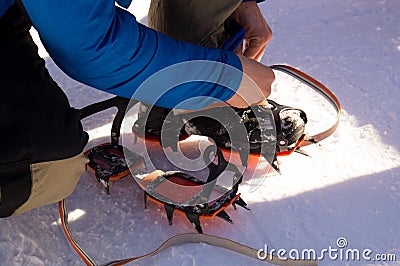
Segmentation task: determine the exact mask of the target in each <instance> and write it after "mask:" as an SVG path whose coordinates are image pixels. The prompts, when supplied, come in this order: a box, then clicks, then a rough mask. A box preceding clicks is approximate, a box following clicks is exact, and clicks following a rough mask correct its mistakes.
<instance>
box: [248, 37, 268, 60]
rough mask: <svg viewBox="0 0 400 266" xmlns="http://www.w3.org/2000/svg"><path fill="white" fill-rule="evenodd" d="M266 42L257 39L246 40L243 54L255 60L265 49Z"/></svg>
mask: <svg viewBox="0 0 400 266" xmlns="http://www.w3.org/2000/svg"><path fill="white" fill-rule="evenodd" d="M266 46H267V44H266V43H265V42H260V41H259V40H254V39H253V40H250V41H249V42H248V45H247V47H246V48H245V50H244V52H243V55H244V56H246V57H248V58H251V59H255V60H257V58H261V57H262V55H263V53H264V51H265V49H266Z"/></svg>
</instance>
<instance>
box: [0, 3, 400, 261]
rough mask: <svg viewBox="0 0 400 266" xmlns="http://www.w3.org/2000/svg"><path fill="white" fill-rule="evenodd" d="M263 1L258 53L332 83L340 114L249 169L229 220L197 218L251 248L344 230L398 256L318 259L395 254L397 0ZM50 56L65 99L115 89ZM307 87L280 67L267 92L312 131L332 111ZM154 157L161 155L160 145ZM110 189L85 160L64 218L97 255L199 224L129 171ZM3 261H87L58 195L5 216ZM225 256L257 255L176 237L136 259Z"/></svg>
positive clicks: (102, 136)
mask: <svg viewBox="0 0 400 266" xmlns="http://www.w3.org/2000/svg"><path fill="white" fill-rule="evenodd" d="M136 2H141V3H140V4H141V5H142V6H133V7H131V10H132V12H133V13H135V14H137V15H138V19H140V20H141V21H142V22H143V23H146V20H147V19H146V17H145V15H144V14H145V10H146V6H147V5H148V1H136ZM136 5H139V3H136ZM260 7H261V8H262V11H263V14H264V15H265V17H266V18H267V20H268V22H269V24H270V26H271V28H272V29H273V32H274V36H273V39H272V41H271V43H270V45H269V47H268V50H267V53H266V54H265V55H264V57H263V59H262V63H264V64H267V65H271V64H288V65H291V66H293V67H296V68H298V69H300V70H302V71H303V72H305V73H308V74H309V75H311V76H313V77H314V78H316V79H318V80H319V81H321V82H322V83H323V84H325V85H327V86H328V87H329V88H331V89H332V90H333V91H334V92H335V94H336V95H337V96H338V98H339V99H340V100H341V103H342V106H343V114H342V116H341V121H340V122H341V123H340V126H339V129H338V131H337V132H336V133H335V134H334V135H333V136H331V137H330V138H328V139H326V140H324V141H323V142H322V143H321V145H314V146H309V147H307V148H305V150H306V151H307V152H308V153H309V154H310V155H311V158H310V157H306V156H302V155H299V154H294V155H292V156H290V157H283V158H279V163H280V168H281V172H282V174H281V175H278V174H276V173H273V172H272V173H269V174H266V172H265V169H266V168H267V167H266V166H265V164H266V163H265V162H264V163H261V164H260V165H259V167H258V168H257V169H248V170H247V172H246V174H245V180H244V183H243V184H242V185H241V187H240V192H241V193H242V197H243V199H244V200H245V201H246V202H247V203H248V204H249V207H250V208H251V211H247V210H244V209H241V208H239V209H238V210H236V211H235V210H233V208H231V207H230V208H228V210H227V212H228V213H229V215H230V216H231V218H232V220H233V221H234V224H233V225H231V224H228V223H226V222H224V221H223V220H221V219H218V218H216V219H212V220H203V221H202V225H203V230H204V231H205V232H206V233H208V234H212V235H218V236H223V237H227V238H230V239H232V240H235V241H238V242H240V243H243V244H246V245H250V246H252V247H254V248H257V249H261V248H264V247H265V245H268V248H269V249H272V248H273V249H285V250H286V251H290V250H292V249H297V250H299V251H300V252H301V251H302V250H303V249H315V250H316V251H317V252H318V251H321V250H323V249H328V248H329V247H332V248H338V246H337V243H336V242H337V240H338V239H339V238H341V237H343V238H345V239H346V241H347V243H348V245H347V247H345V249H346V248H351V249H359V250H360V251H362V250H365V249H370V250H371V251H372V252H373V253H372V255H371V257H373V256H374V255H375V254H379V253H380V254H395V255H396V256H397V260H398V262H397V263H396V262H383V261H366V260H360V261H353V260H340V259H330V258H329V257H328V256H325V259H324V260H321V261H320V265H354V264H356V265H372V264H374V265H400V222H399V220H400V171H399V169H400V152H399V151H400V138H399V129H400V122H399V121H400V120H399V113H400V104H399V103H398V101H399V100H400V90H399V86H400V72H399V70H400V16H399V12H400V1H398V0H379V1H377V0H349V1H333V0H324V1H323V0H316V1H298V0H287V1H277V0H275V1H266V2H264V3H261V4H260ZM40 51H41V54H42V55H44V56H46V52H45V51H44V50H43V48H41V50H40ZM46 60H47V65H48V68H49V69H50V71H51V74H52V75H53V77H54V79H55V80H56V81H57V82H58V83H59V85H60V86H61V87H62V88H63V89H64V90H65V92H66V93H67V95H68V96H69V99H70V101H71V104H72V106H74V107H76V108H81V107H83V106H85V105H88V104H90V103H93V102H95V101H99V100H104V99H107V98H109V97H110V95H107V94H105V93H102V92H99V91H96V90H94V89H92V88H88V87H86V86H84V85H82V84H79V83H77V82H75V81H73V80H71V79H69V78H68V77H67V76H65V75H64V74H63V73H62V72H61V71H60V70H59V69H58V68H57V67H56V66H55V64H54V63H53V62H52V60H51V59H49V58H47V59H46ZM305 90H306V89H305V88H302V86H300V85H299V84H297V83H296V82H295V81H293V80H291V79H290V78H287V77H286V78H285V77H284V76H282V75H280V74H278V75H277V81H276V82H275V84H274V88H273V94H272V96H271V97H272V99H275V100H277V102H278V103H282V104H287V105H291V106H295V107H297V108H303V109H304V110H305V111H306V113H307V114H308V116H309V119H310V123H309V124H307V127H309V128H312V129H313V130H315V131H316V132H317V131H318V130H319V128H318V127H322V128H323V126H324V125H327V124H329V123H330V122H331V121H332V120H329V118H332V117H333V115H332V112H331V111H330V110H329V106H325V107H324V106H322V105H321V104H322V102H321V101H320V100H318V99H315V98H313V94H312V93H310V92H307V91H305ZM113 114H114V111H105V112H102V113H100V114H97V115H95V116H93V117H89V118H87V119H85V120H84V126H85V129H86V130H87V131H88V132H89V134H90V138H91V141H90V143H89V145H88V147H90V146H93V145H96V144H99V143H102V142H105V141H108V140H109V137H108V135H109V131H110V128H111V125H110V123H111V121H112V118H113ZM132 119H133V118H132ZM124 133H125V134H124V138H125V140H128V141H129V139H130V138H131V139H132V141H133V137H132V134H130V132H129V130H128V131H127V130H125V129H124ZM132 143H133V142H132ZM135 145H139V144H135ZM133 147H134V146H133ZM155 154H157V153H155ZM154 161H160V160H159V158H157V155H155V160H154ZM160 167H161V166H160ZM162 170H169V169H162ZM143 173H144V172H139V174H143ZM257 184H259V185H258V186H255V185H257ZM110 191H111V195H107V194H106V193H105V191H104V188H103V187H102V185H101V184H99V183H98V182H97V181H96V179H95V178H94V176H93V175H92V174H91V173H88V172H87V173H85V174H84V175H83V176H82V178H81V180H80V182H79V184H78V186H77V188H76V189H75V191H74V193H73V194H72V195H71V196H70V197H69V199H68V208H69V211H70V226H71V230H72V232H73V234H74V236H75V238H76V240H77V241H78V242H79V243H80V244H81V245H82V246H83V247H84V248H85V249H86V250H87V252H88V253H89V254H90V255H91V256H92V257H93V258H94V259H95V260H96V261H97V262H98V263H104V262H107V261H109V260H112V259H121V258H126V257H131V256H137V255H141V254H144V253H147V252H149V251H150V250H153V249H154V248H156V247H157V246H158V245H159V244H161V243H162V242H163V241H165V240H166V239H167V238H169V237H171V236H173V235H175V234H178V233H185V232H195V230H194V229H193V227H192V225H191V224H190V223H189V222H188V221H187V220H186V218H185V217H183V216H181V215H175V217H174V222H173V225H172V226H170V225H168V221H167V218H166V214H165V211H164V210H163V208H161V207H160V206H158V205H156V204H154V203H151V202H150V203H149V206H148V208H147V209H144V204H143V192H142V190H141V189H140V188H139V186H138V185H137V184H136V183H135V182H134V180H133V179H132V177H130V176H129V177H127V178H124V179H122V180H119V181H117V182H112V183H111V188H110ZM342 240H343V239H342ZM0 261H1V263H0V264H1V265H6V266H8V265H82V264H83V263H82V261H81V260H80V258H79V257H78V256H77V255H76V254H75V253H74V251H73V250H72V249H71V248H70V246H69V244H68V242H67V241H66V239H65V237H64V235H63V233H62V230H61V227H60V224H59V218H58V213H57V206H56V204H53V205H49V206H44V207H40V208H37V209H35V210H32V211H30V212H28V213H25V214H23V215H20V216H18V217H12V218H7V219H2V220H0ZM227 264H229V265H262V263H261V262H259V261H257V260H254V259H250V258H247V257H244V256H241V255H238V254H234V253H232V252H229V251H226V250H222V249H219V248H213V247H210V246H208V245H206V244H188V245H182V246H176V247H172V248H170V249H168V250H166V251H164V252H162V253H160V254H159V255H156V256H154V257H152V258H149V259H144V260H142V261H139V262H137V265H227ZM135 265H136V264H135Z"/></svg>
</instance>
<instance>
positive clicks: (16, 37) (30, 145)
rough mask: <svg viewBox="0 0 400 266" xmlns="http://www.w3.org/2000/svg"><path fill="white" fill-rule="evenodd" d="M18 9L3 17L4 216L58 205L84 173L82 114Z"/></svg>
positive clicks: (0, 185) (0, 184)
mask: <svg viewBox="0 0 400 266" xmlns="http://www.w3.org/2000/svg"><path fill="white" fill-rule="evenodd" d="M29 28H30V25H29V23H27V22H26V21H25V20H24V17H23V16H22V14H21V12H20V11H19V9H18V8H17V7H16V6H15V5H14V6H12V7H11V8H10V9H9V10H8V11H7V12H6V13H5V14H4V15H3V16H2V17H1V18H0V36H1V37H0V58H1V60H0V114H1V116H0V147H1V149H0V217H7V216H10V215H14V214H19V213H22V212H25V211H28V210H30V209H33V208H35V207H39V206H42V205H45V204H49V203H53V202H57V201H58V200H61V199H63V198H65V197H67V196H68V195H69V194H71V193H72V191H73V189H74V188H75V186H76V184H77V182H78V179H79V177H80V175H81V174H82V172H83V171H84V169H85V163H86V161H87V159H86V158H85V156H84V155H83V154H82V150H83V147H84V146H85V145H86V143H87V140H88V136H87V134H86V133H85V132H84V131H83V129H82V125H81V123H80V112H79V111H78V110H75V109H73V108H71V107H70V106H69V103H68V99H67V97H66V96H65V94H64V93H63V91H62V90H61V89H60V87H58V85H57V84H56V83H55V82H54V81H53V79H52V78H51V77H50V75H49V73H48V71H47V69H46V67H45V62H44V60H43V59H42V58H40V57H39V55H38V50H37V46H36V45H35V43H34V42H33V40H32V38H31V36H30V34H29Z"/></svg>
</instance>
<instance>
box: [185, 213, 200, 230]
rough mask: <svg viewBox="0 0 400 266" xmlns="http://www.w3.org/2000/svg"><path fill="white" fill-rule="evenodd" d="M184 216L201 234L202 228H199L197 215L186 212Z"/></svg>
mask: <svg viewBox="0 0 400 266" xmlns="http://www.w3.org/2000/svg"><path fill="white" fill-rule="evenodd" d="M186 217H187V218H188V220H189V221H190V222H191V223H192V224H193V226H194V228H196V230H197V232H199V233H200V234H202V233H203V229H201V225H200V217H199V215H198V214H196V213H186Z"/></svg>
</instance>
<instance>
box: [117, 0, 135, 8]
mask: <svg viewBox="0 0 400 266" xmlns="http://www.w3.org/2000/svg"><path fill="white" fill-rule="evenodd" d="M116 2H117V3H118V5H120V6H122V7H125V8H128V7H129V6H130V5H131V2H132V0H116Z"/></svg>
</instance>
